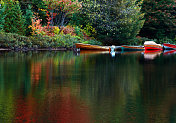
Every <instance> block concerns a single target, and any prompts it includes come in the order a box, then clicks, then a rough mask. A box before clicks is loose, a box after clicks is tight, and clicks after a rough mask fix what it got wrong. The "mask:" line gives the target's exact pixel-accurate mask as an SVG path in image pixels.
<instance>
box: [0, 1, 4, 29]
mask: <svg viewBox="0 0 176 123" xmlns="http://www.w3.org/2000/svg"><path fill="white" fill-rule="evenodd" d="M4 8H5V7H4V6H3V1H0V31H1V30H3V28H4V22H5V20H4V18H5V15H4V14H3V13H4V10H5V9H4Z"/></svg>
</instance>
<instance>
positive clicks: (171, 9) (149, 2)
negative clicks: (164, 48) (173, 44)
mask: <svg viewBox="0 0 176 123" xmlns="http://www.w3.org/2000/svg"><path fill="white" fill-rule="evenodd" d="M142 10H143V12H145V13H146V14H145V18H146V21H145V24H144V27H143V29H142V31H141V35H142V36H146V37H149V38H157V39H160V38H164V37H168V38H171V39H174V37H175V35H176V1H175V0H155V1H153V0H145V1H144V3H143V9H142Z"/></svg>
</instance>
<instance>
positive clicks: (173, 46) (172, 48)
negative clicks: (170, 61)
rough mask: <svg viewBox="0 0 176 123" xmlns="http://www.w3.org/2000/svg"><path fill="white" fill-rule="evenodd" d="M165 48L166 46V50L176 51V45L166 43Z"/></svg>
mask: <svg viewBox="0 0 176 123" xmlns="http://www.w3.org/2000/svg"><path fill="white" fill-rule="evenodd" d="M163 46H164V49H165V50H176V45H175V44H170V43H164V44H163Z"/></svg>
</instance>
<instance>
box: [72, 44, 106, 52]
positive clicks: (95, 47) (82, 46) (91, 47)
mask: <svg viewBox="0 0 176 123" xmlns="http://www.w3.org/2000/svg"><path fill="white" fill-rule="evenodd" d="M75 45H76V48H79V49H82V50H100V51H109V46H99V45H90V44H83V43H75Z"/></svg>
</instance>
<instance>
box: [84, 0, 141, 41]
mask: <svg viewBox="0 0 176 123" xmlns="http://www.w3.org/2000/svg"><path fill="white" fill-rule="evenodd" d="M141 4H142V0H138V1H137V0H131V1H129V0H120V1H119V0H96V1H87V0H85V1H84V4H83V14H87V15H88V17H89V19H90V22H91V23H92V24H93V26H94V27H95V28H96V30H97V34H98V35H97V36H98V39H100V40H103V41H104V43H107V44H124V43H126V42H129V41H130V40H131V39H133V38H135V37H136V35H137V34H138V33H139V31H140V29H141V28H142V26H143V23H144V19H143V17H144V14H143V13H141Z"/></svg>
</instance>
